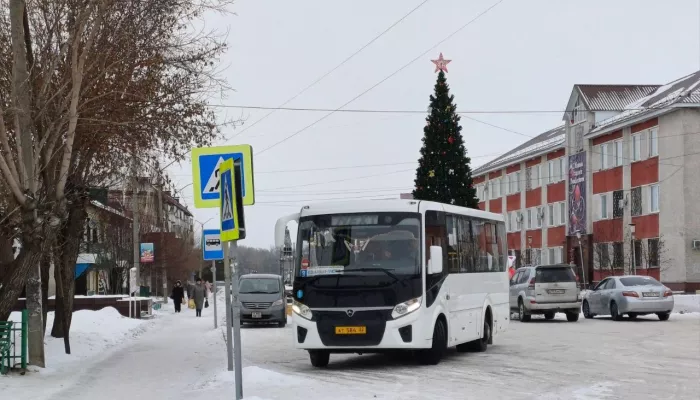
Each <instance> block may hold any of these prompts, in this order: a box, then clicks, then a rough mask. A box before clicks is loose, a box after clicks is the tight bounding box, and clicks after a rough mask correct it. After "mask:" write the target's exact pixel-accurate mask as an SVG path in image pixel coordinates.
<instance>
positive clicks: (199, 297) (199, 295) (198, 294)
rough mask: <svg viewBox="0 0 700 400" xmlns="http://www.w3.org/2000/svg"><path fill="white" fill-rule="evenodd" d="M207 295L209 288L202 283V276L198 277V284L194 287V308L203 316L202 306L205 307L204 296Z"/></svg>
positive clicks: (199, 315) (198, 314)
mask: <svg viewBox="0 0 700 400" xmlns="http://www.w3.org/2000/svg"><path fill="white" fill-rule="evenodd" d="M206 296H207V288H206V287H205V286H204V284H203V283H202V279H201V278H197V284H196V285H194V286H193V287H192V298H193V299H194V308H195V309H196V310H197V316H198V317H201V316H202V308H204V298H205V297H206Z"/></svg>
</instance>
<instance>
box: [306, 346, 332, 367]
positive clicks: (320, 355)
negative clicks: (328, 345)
mask: <svg viewBox="0 0 700 400" xmlns="http://www.w3.org/2000/svg"><path fill="white" fill-rule="evenodd" d="M309 359H310V360H311V365H313V366H314V367H316V368H325V367H327V366H328V363H329V362H330V360H331V353H330V352H329V351H325V350H309Z"/></svg>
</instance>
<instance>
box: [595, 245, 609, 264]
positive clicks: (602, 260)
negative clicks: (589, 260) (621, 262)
mask: <svg viewBox="0 0 700 400" xmlns="http://www.w3.org/2000/svg"><path fill="white" fill-rule="evenodd" d="M596 252H597V253H598V265H599V266H600V267H601V268H607V267H608V266H609V265H610V253H609V248H608V244H607V243H598V244H596Z"/></svg>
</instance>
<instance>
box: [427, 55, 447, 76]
mask: <svg viewBox="0 0 700 400" xmlns="http://www.w3.org/2000/svg"><path fill="white" fill-rule="evenodd" d="M430 61H432V62H433V64H435V72H438V71H445V72H448V71H447V64H449V63H450V62H452V60H445V58H444V57H443V56H442V53H440V57H438V59H437V60H430Z"/></svg>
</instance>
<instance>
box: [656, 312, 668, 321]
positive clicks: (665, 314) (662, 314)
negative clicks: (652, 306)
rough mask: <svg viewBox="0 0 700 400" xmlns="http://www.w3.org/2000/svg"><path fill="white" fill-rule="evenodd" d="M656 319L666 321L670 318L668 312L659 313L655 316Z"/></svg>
mask: <svg viewBox="0 0 700 400" xmlns="http://www.w3.org/2000/svg"><path fill="white" fill-rule="evenodd" d="M656 316H657V317H659V319H660V320H662V321H668V319H669V318H670V317H671V313H670V312H660V313H657V314H656Z"/></svg>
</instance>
